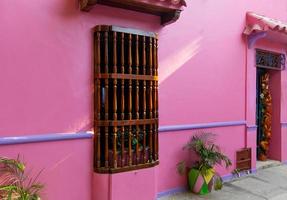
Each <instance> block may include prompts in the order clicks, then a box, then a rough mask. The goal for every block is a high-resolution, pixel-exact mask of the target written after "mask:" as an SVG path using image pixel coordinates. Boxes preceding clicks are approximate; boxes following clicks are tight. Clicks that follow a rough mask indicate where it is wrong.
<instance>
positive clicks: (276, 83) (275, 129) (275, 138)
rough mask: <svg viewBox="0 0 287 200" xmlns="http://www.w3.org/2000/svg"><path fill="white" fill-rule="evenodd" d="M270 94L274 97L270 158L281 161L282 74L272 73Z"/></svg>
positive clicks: (278, 72)
mask: <svg viewBox="0 0 287 200" xmlns="http://www.w3.org/2000/svg"><path fill="white" fill-rule="evenodd" d="M270 92H271V95H272V138H271V141H270V151H269V156H270V158H271V159H274V160H280V161H281V148H282V143H281V140H282V138H281V135H282V133H281V119H280V116H281V104H280V100H281V73H280V71H271V72H270Z"/></svg>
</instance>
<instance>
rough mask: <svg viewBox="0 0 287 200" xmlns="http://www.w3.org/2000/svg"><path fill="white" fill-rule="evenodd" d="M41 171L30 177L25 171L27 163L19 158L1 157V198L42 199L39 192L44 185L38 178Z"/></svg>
mask: <svg viewBox="0 0 287 200" xmlns="http://www.w3.org/2000/svg"><path fill="white" fill-rule="evenodd" d="M39 175H40V172H39V173H38V174H37V175H36V176H35V177H34V178H30V177H29V176H28V175H27V173H25V164H24V163H23V162H21V161H20V159H19V156H18V157H17V159H9V158H5V157H0V199H3V200H40V196H39V192H40V190H41V189H42V188H43V185H42V184H40V183H38V181H37V179H38V177H39Z"/></svg>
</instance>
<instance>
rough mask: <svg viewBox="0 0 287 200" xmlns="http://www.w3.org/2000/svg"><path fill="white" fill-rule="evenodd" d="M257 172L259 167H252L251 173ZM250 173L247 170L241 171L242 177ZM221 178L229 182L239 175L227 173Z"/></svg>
mask: <svg viewBox="0 0 287 200" xmlns="http://www.w3.org/2000/svg"><path fill="white" fill-rule="evenodd" d="M256 172H257V169H251V170H250V173H249V174H255V173H256ZM249 174H247V173H245V172H240V177H244V176H248V175H249ZM221 178H222V180H223V182H229V181H232V180H233V179H236V178H237V177H235V176H234V175H233V174H227V175H225V176H222V177H221Z"/></svg>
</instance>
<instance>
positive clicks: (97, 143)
mask: <svg viewBox="0 0 287 200" xmlns="http://www.w3.org/2000/svg"><path fill="white" fill-rule="evenodd" d="M100 37H101V35H100V33H99V32H96V33H95V74H100V67H101V40H100ZM95 100H96V105H95V119H94V120H95V121H98V120H101V81H100V79H99V78H97V79H96V80H95ZM94 145H95V150H96V152H95V155H96V162H95V164H96V166H97V167H98V168H99V167H101V132H100V127H98V126H97V127H95V141H94Z"/></svg>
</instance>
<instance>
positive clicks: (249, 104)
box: [0, 0, 287, 199]
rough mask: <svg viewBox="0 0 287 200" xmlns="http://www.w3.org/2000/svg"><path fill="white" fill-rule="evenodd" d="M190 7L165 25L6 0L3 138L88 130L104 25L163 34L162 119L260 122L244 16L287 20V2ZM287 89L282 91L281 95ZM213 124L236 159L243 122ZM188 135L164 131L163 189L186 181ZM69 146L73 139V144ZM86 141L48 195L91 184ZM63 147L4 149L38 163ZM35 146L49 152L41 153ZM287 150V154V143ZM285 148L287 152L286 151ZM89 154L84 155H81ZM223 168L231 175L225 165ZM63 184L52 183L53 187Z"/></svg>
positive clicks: (106, 11)
mask: <svg viewBox="0 0 287 200" xmlns="http://www.w3.org/2000/svg"><path fill="white" fill-rule="evenodd" d="M187 4H188V7H187V8H186V9H185V11H184V12H183V13H182V17H181V18H180V19H179V21H178V22H176V23H175V24H172V25H169V26H167V27H161V26H160V20H159V18H158V17H155V16H151V15H146V14H141V13H137V12H132V11H126V10H122V9H116V8H109V7H105V6H97V7H96V8H94V9H93V10H92V11H91V12H89V13H84V12H80V11H79V10H78V8H77V0H74V1H71V0H63V1H58V0H49V1H38V0H30V1H29V3H27V2H26V1H21V0H1V1H0V24H1V26H0V44H1V47H0V67H1V73H0V91H1V98H0V110H1V112H0V123H1V124H0V125H1V126H0V136H15V135H30V134H42V133H58V132H79V131H86V130H90V129H91V127H92V116H93V114H92V113H93V112H92V102H93V98H92V88H93V83H92V68H93V64H92V60H93V57H92V55H93V48H92V31H91V30H92V28H93V27H94V26H95V25H98V24H113V25H119V26H126V27H131V28H139V29H143V30H148V31H155V32H158V33H159V39H160V40H159V41H160V42H159V64H160V69H159V76H160V81H159V82H160V93H159V100H160V125H161V126H163V125H175V124H194V123H208V122H224V121H241V120H247V124H248V125H255V113H254V111H255V109H254V108H255V107H254V95H255V93H252V92H251V93H247V95H246V90H245V88H246V87H247V88H249V89H251V87H252V86H253V85H252V84H253V83H254V78H255V76H253V75H254V74H252V73H253V72H254V71H253V72H251V74H248V73H247V70H246V66H247V67H248V66H249V64H252V62H253V61H254V60H252V59H251V60H250V59H249V60H247V57H248V56H247V55H248V54H250V51H249V50H248V51H247V50H246V43H245V40H244V38H243V37H242V31H243V28H244V25H245V14H246V12H247V11H254V12H257V13H259V14H265V15H268V16H270V17H274V18H278V19H281V20H282V21H287V15H286V9H285V8H286V7H287V2H286V1H285V0H277V1H276V3H274V2H273V3H272V4H270V1H269V0H253V1H249V0H241V1H239V2H236V3H234V2H233V1H230V0H218V1H208V0H193V1H191V0H188V1H187ZM246 63H247V64H246ZM283 73H284V74H286V72H283ZM249 83H250V84H251V85H249ZM282 84H283V86H286V77H282ZM248 91H251V90H248ZM286 95H287V94H286V92H284V94H283V97H284V102H286ZM282 106H283V105H282ZM284 108H286V105H284ZM285 110H286V109H285ZM247 112H248V113H247ZM281 119H283V120H284V121H283V122H285V123H286V122H287V114H286V113H281ZM284 130H285V129H284ZM212 131H214V132H215V133H217V134H218V136H219V137H218V142H219V144H221V146H222V148H223V150H224V151H225V152H226V153H228V155H229V156H230V157H231V158H232V160H233V161H234V159H235V154H234V153H235V150H237V149H239V148H242V147H244V144H245V128H244V127H243V126H237V127H224V128H216V129H212ZM282 132H283V131H282ZM192 133H194V131H182V132H168V133H161V134H160V159H161V164H160V166H159V168H158V169H159V170H158V179H157V181H158V186H157V188H158V192H162V191H165V190H168V189H171V188H173V187H178V186H180V185H183V184H184V183H183V179H182V178H181V177H178V175H177V174H176V170H175V165H176V163H177V161H179V160H181V159H183V158H185V157H186V156H187V155H186V154H184V153H183V154H182V152H181V149H182V146H183V145H184V144H185V143H186V142H187V140H188V138H189V137H190V136H191V135H192ZM247 134H248V135H247V137H248V138H249V139H250V140H248V141H247V144H248V145H251V146H253V147H254V140H255V141H256V138H254V134H253V132H252V131H250V132H249V133H247ZM252 134H253V135H252ZM285 140H286V138H285ZM285 140H284V141H285ZM226 141H231V142H226ZM71 143H72V144H73V145H74V143H76V141H73V142H72V141H71ZM85 143H86V142H84V144H81V146H84V147H83V148H80V147H78V148H76V147H75V146H73V145H72V146H73V147H75V149H77V150H75V154H73V156H74V157H72V159H71V162H67V163H69V164H67V165H63V167H60V168H59V170H60V169H61V170H60V171H61V173H60V172H57V173H58V174H57V175H59V174H64V175H63V177H62V178H61V179H59V178H58V176H56V175H51V176H49V179H48V181H47V182H49V184H48V187H47V188H48V189H47V190H48V192H49V194H48V195H51V197H50V196H49V199H56V195H60V194H59V188H60V186H59V187H56V186H58V183H59V184H60V183H61V184H62V183H63V184H65V185H66V186H64V187H72V188H67V191H68V190H69V191H72V194H74V193H73V192H74V190H76V189H77V188H76V187H75V186H76V185H77V184H82V183H83V184H84V185H85V184H87V181H89V176H88V174H89V170H90V168H87V166H90V165H89V164H91V162H92V161H91V159H90V156H91V152H89V153H88V151H89V150H91V148H92V147H91V145H90V144H85ZM87 143H88V142H87ZM43 144H45V145H43ZM51 144H53V148H59V151H57V153H56V154H55V155H54V154H50V153H47V152H48V151H50V150H51V149H50V148H48V147H51ZM65 144H66V143H65V142H58V143H41V144H31V145H17V146H0V148H1V149H4V150H3V151H1V152H4V153H3V154H5V155H16V154H17V153H19V152H20V147H21V152H22V154H23V155H24V156H25V157H27V159H29V161H30V162H29V163H31V164H33V165H34V164H35V165H37V166H38V165H39V167H40V168H41V167H49V166H51V165H52V164H53V163H57V162H59V161H58V159H60V158H62V159H64V158H66V157H67V156H69V155H70V150H74V149H73V148H72V149H71V146H69V145H68V144H70V142H69V143H68V144H67V145H68V146H65ZM62 145H64V146H62ZM22 147H23V148H22ZM284 148H285V147H284ZM36 152H42V155H45V154H46V156H45V157H40V156H38V155H36ZM284 152H287V149H286V148H285V149H284ZM40 155H41V154H40ZM253 155H254V151H253ZM284 155H285V158H287V155H286V153H285V154H284ZM83 156H88V157H85V159H84V160H82V157H83ZM79 158H81V161H79ZM71 163H77V164H76V166H73V165H72V167H73V168H72V169H74V167H77V169H78V167H79V166H81V167H84V173H85V177H84V178H82V179H80V180H79V182H76V181H74V182H75V184H76V185H69V183H71V182H67V180H66V179H67V177H72V178H76V177H78V174H76V175H74V171H71V170H69V168H70V167H71V166H70V164H71ZM253 166H254V160H253ZM230 170H231V169H230ZM77 172H78V171H77ZM220 172H221V173H222V174H225V173H227V172H226V171H224V170H221V169H220ZM151 176H152V175H151ZM171 177H172V178H171ZM74 180H75V179H74ZM57 181H59V182H58V183H56V184H55V185H53V184H52V182H57ZM140 181H141V179H140V180H139V182H140ZM77 186H78V185H77ZM151 190H152V189H151ZM75 192H76V191H75ZM53 195H54V196H53ZM65 195H70V194H68V193H67V194H65ZM76 195H77V194H75V196H76ZM85 195H89V194H88V191H87V194H86V193H85ZM59 198H60V197H59ZM62 199H63V198H62ZM68 199H69V198H68ZM87 199H89V197H88V196H87Z"/></svg>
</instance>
